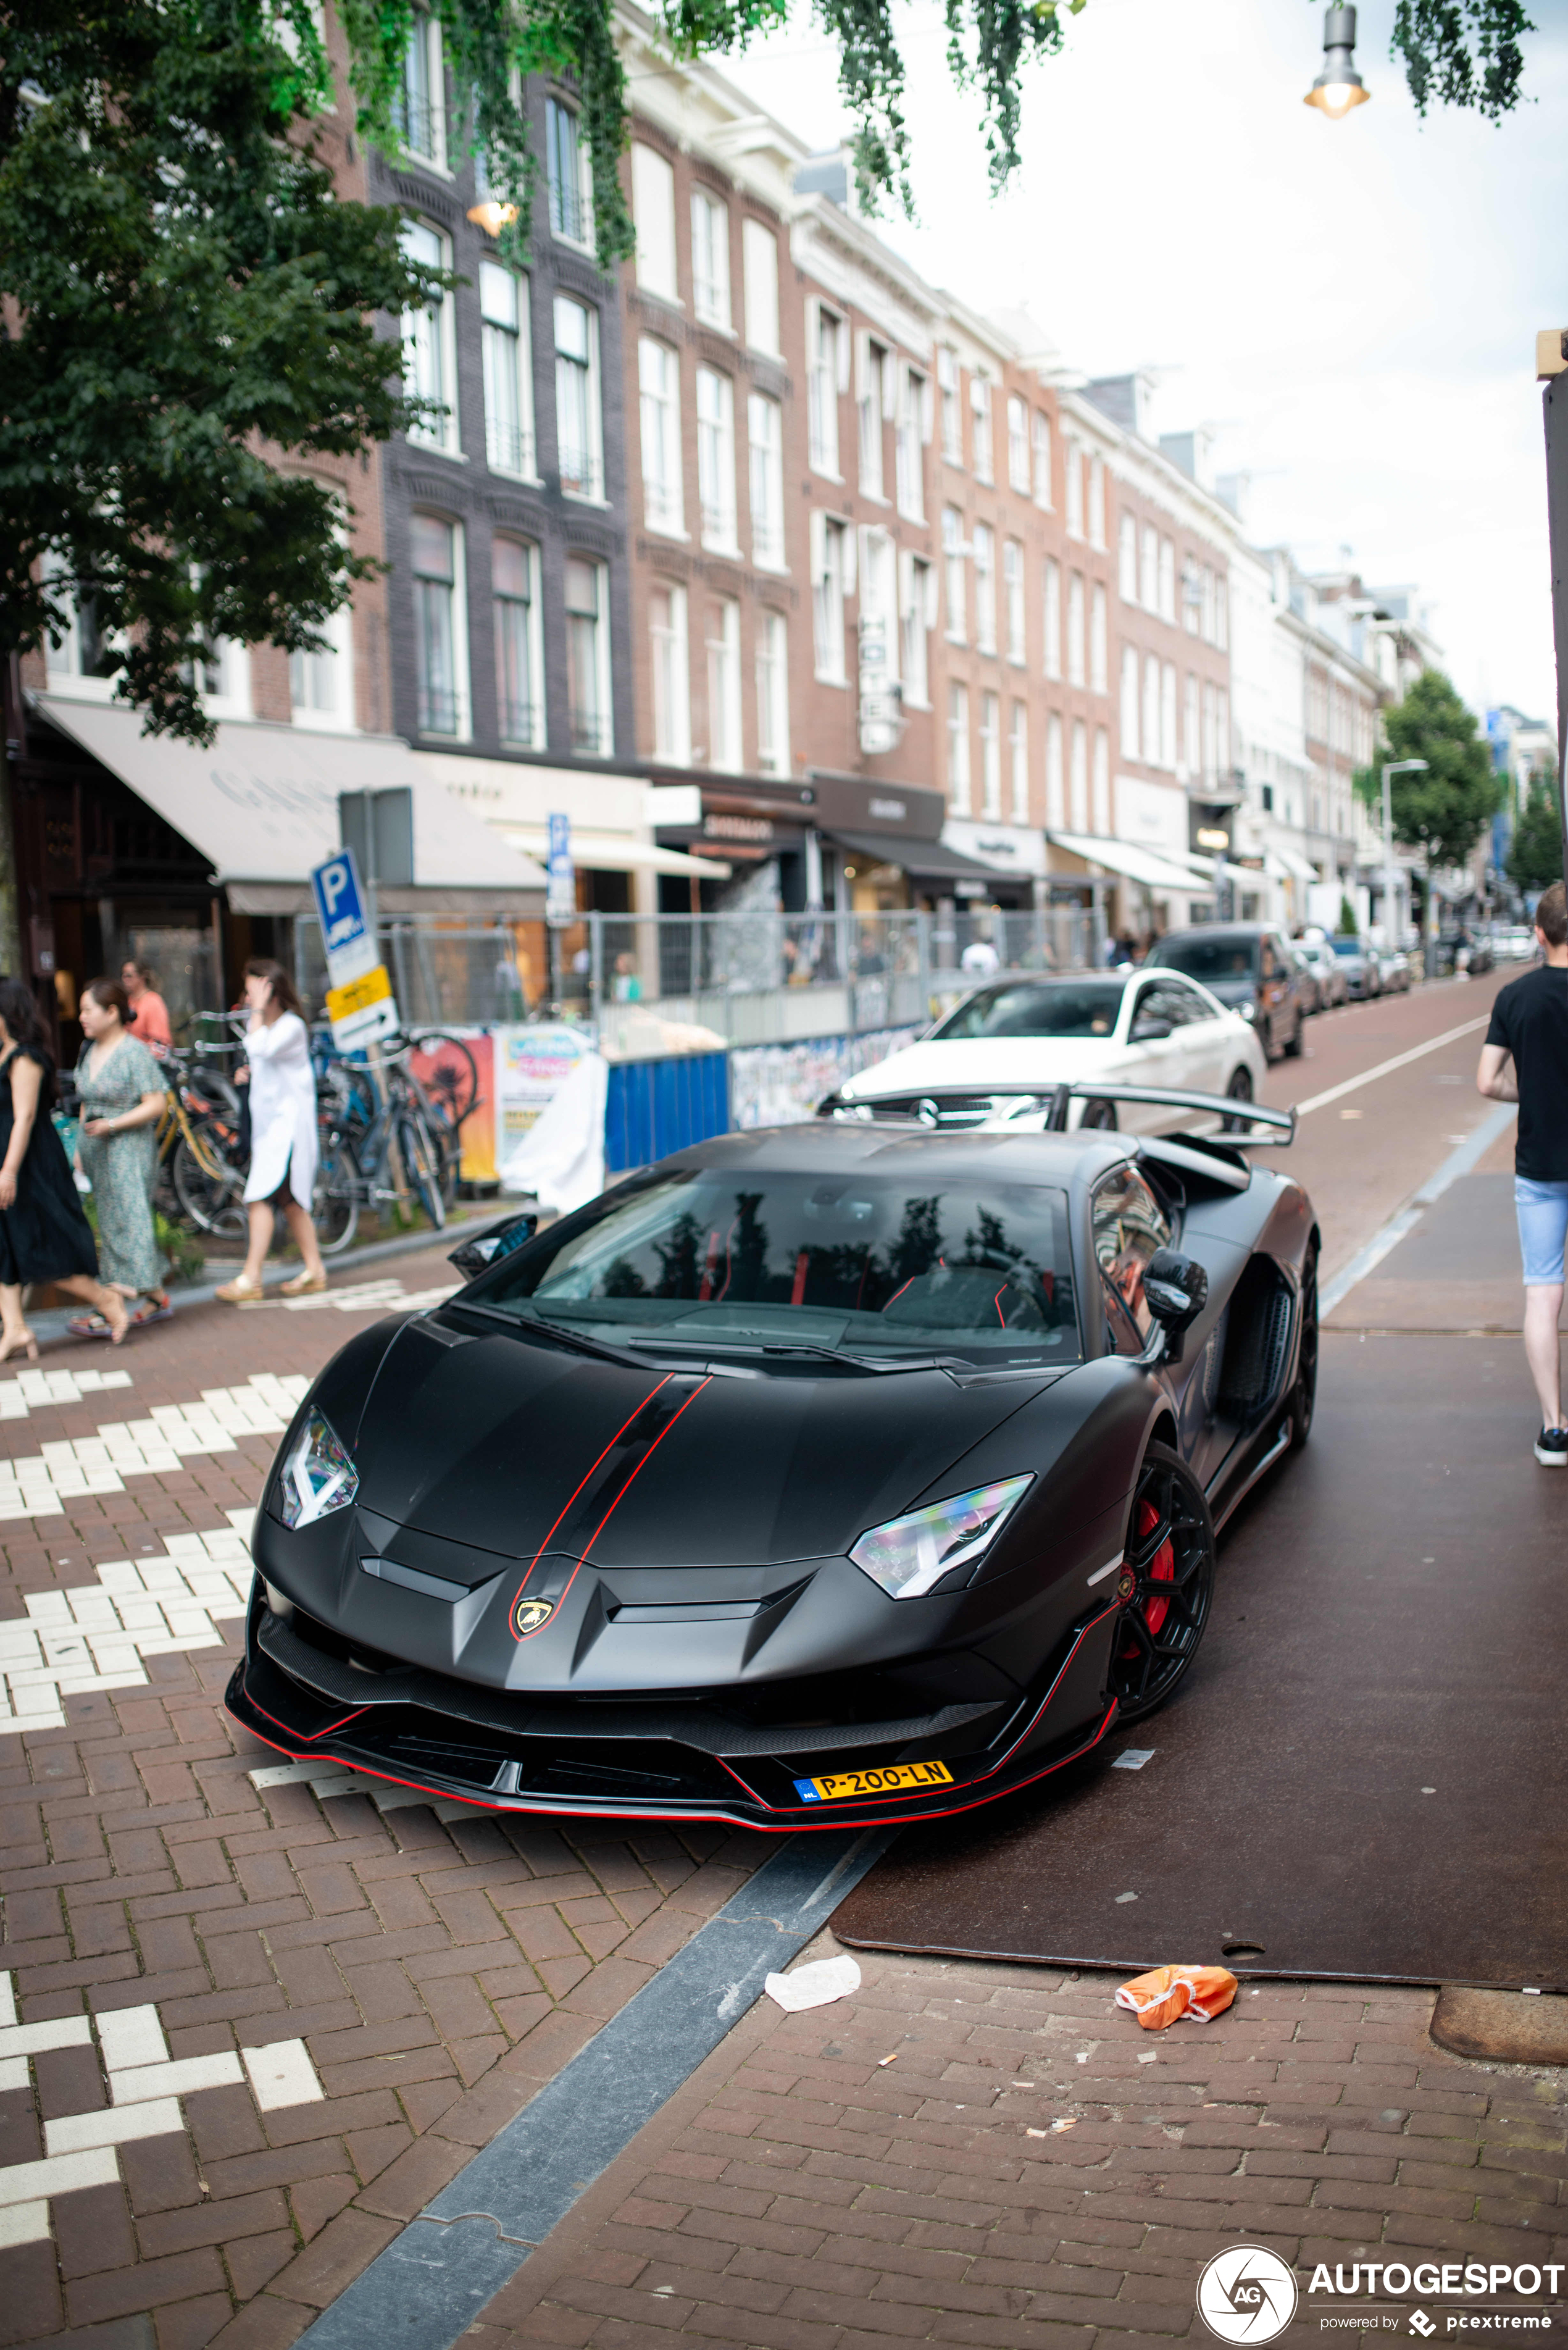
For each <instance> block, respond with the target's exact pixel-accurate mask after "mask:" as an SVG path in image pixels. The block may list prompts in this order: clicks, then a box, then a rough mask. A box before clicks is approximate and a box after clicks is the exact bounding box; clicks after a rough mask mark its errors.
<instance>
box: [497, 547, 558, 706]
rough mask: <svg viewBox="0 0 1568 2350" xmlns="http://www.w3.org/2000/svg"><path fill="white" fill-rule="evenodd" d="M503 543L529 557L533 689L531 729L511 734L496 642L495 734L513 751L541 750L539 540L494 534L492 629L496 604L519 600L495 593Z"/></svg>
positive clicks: (542, 655)
mask: <svg viewBox="0 0 1568 2350" xmlns="http://www.w3.org/2000/svg"><path fill="white" fill-rule="evenodd" d="M502 542H504V543H505V544H506V545H508V546H515V547H518V548H520V549H521V551H522V553H523V554H524V556H525V557H526V559H527V570H528V596H527V605H528V618H527V622H526V633H527V646H528V683H529V686H530V689H531V691H530V695H529V701H528V732H527V733H526V734H509V733H507V732H506V730H505V726H504V723H503V719H502V708H501V660H500V648H499V645H497V649H496V661H495V727H496V733H497V734H498V736H499V738H500V740H501V741H502V742H503V743H505V744H506V745H507V747H508V748H509V749H513V750H519V751H542V750H543V749H544V748H545V733H546V729H545V626H544V614H543V611H542V610H541V608H540V578H541V571H540V563H539V549H538V546H537V544H536V543H535V541H534V540H533V539H528V538H522V537H514V536H513V534H512V532H510V531H497V532H496V534H495V536H494V538H493V539H492V541H491V558H490V561H491V574H490V598H491V621H492V628H494V621H495V612H494V608H495V606H496V605H497V604H499V603H501V602H503V601H505V602H508V603H511V602H514V601H515V600H516V599H515V598H512V597H507V598H502V597H501V596H499V595H497V593H496V589H495V554H494V550H495V547H496V545H497V544H498V543H502Z"/></svg>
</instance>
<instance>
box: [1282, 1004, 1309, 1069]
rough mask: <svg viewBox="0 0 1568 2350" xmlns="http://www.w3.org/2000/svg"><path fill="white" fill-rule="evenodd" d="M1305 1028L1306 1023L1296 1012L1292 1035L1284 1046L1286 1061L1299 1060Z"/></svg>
mask: <svg viewBox="0 0 1568 2350" xmlns="http://www.w3.org/2000/svg"><path fill="white" fill-rule="evenodd" d="M1305 1026H1306V1022H1305V1021H1304V1020H1303V1017H1302V1015H1301V1014H1300V1013H1299V1012H1298V1013H1297V1014H1296V1024H1295V1028H1294V1030H1293V1033H1292V1036H1291V1041H1290V1043H1289V1044H1288V1045H1286V1046H1285V1058H1286V1060H1287V1061H1299V1060H1300V1058H1301V1052H1302V1036H1303V1029H1304V1028H1305Z"/></svg>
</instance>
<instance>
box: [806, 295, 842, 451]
mask: <svg viewBox="0 0 1568 2350" xmlns="http://www.w3.org/2000/svg"><path fill="white" fill-rule="evenodd" d="M807 325H808V332H809V333H810V337H811V349H810V351H809V353H808V355H807V380H806V427H807V432H808V435H809V438H810V443H811V464H812V470H813V472H814V473H827V474H830V475H831V476H832V478H833V479H834V480H835V481H836V480H837V479H838V385H839V377H840V372H841V369H842V366H843V346H844V321H843V319H842V318H838V317H835V316H834V313H833V312H832V311H831V310H825V309H824V308H823V307H822V305H821V303H820V302H819V303H818V304H817V306H816V309H815V324H813V323H812V322H811V321H810V320H808V322H807Z"/></svg>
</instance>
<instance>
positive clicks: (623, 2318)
mask: <svg viewBox="0 0 1568 2350" xmlns="http://www.w3.org/2000/svg"><path fill="white" fill-rule="evenodd" d="M837 1948H838V1945H837V1944H836V1942H835V1941H834V1939H833V1938H832V1935H831V1934H830V1933H825V1934H823V1935H821V1936H819V1937H818V1938H817V1940H816V1941H815V1943H814V1944H813V1945H812V1946H811V1947H810V1949H808V1950H805V1951H803V1952H802V1954H801V1963H805V1961H807V1960H811V1959H814V1958H819V1957H825V1956H828V1955H830V1954H832V1953H834V1952H836V1950H837ZM855 1955H856V1956H857V1959H858V1960H859V1963H860V1966H861V1970H862V1972H863V1976H864V1981H863V1984H862V1987H861V1990H860V1991H858V1992H857V1994H855V1995H854V1997H853V1998H851V1999H848V2000H845V2001H843V2002H839V2003H838V2004H836V2005H835V2006H832V2007H828V2008H823V2009H818V2010H815V2011H814V2012H809V2013H806V2014H803V2015H796V2016H786V2015H784V2014H783V2013H782V2012H780V2011H779V2010H778V2009H776V2008H774V2006H773V2005H772V2003H771V2002H768V2001H766V2000H764V2001H763V2002H759V2004H758V2006H757V2007H756V2008H754V2009H753V2011H752V2012H751V2013H750V2014H749V2015H748V2016H747V2017H746V2018H745V2019H744V2020H743V2021H742V2023H741V2024H740V2026H739V2027H738V2028H737V2030H736V2031H735V2032H734V2033H732V2034H731V2036H730V2038H729V2039H728V2040H727V2041H725V2042H724V2043H722V2046H721V2047H720V2048H719V2049H717V2050H716V2051H715V2052H714V2054H713V2055H712V2056H711V2058H710V2059H709V2060H708V2062H707V2064H704V2065H703V2066H702V2067H701V2071H700V2072H698V2073H696V2074H693V2075H692V2077H691V2081H689V2082H688V2084H687V2085H686V2086H685V2088H684V2089H683V2090H681V2091H680V2093H679V2094H678V2095H676V2096H675V2097H674V2098H673V2099H671V2101H670V2105H669V2106H666V2108H665V2109H664V2111H663V2113H662V2114H660V2115H659V2116H658V2118H657V2119H656V2120H655V2121H653V2122H652V2123H650V2124H649V2126H648V2128H647V2129H645V2130H644V2131H643V2132H642V2134H641V2136H640V2137H638V2138H637V2139H635V2140H634V2141H633V2143H632V2144H631V2145H630V2146H629V2147H628V2148H627V2150H626V2152H625V2153H624V2154H623V2155H622V2156H621V2157H620V2158H619V2159H618V2161H617V2162H616V2163H615V2164H613V2165H612V2167H611V2168H610V2169H609V2170H607V2172H606V2173H605V2175H604V2177H603V2178H601V2179H600V2180H599V2181H598V2182H597V2185H596V2186H595V2187H594V2188H593V2189H591V2190H590V2192H589V2193H588V2194H587V2195H586V2196H585V2197H584V2198H583V2199H582V2200H581V2201H580V2202H579V2203H578V2204H577V2206H576V2209H575V2210H573V2211H572V2212H571V2213H570V2214H569V2215H568V2217H567V2218H566V2220H564V2221H563V2222H562V2223H561V2225H560V2226H559V2227H558V2228H557V2229H556V2231H555V2233H554V2235H553V2236H552V2237H551V2238H550V2240H549V2241H548V2242H547V2243H545V2245H544V2246H542V2247H541V2249H540V2250H539V2251H537V2252H535V2254H534V2255H533V2257H532V2258H531V2259H530V2260H529V2261H528V2262H526V2263H525V2264H524V2267H523V2269H522V2270H521V2271H520V2272H519V2273H518V2275H517V2276H516V2278H515V2279H514V2282H512V2283H511V2284H510V2285H508V2286H507V2287H506V2288H505V2289H504V2291H503V2292H502V2293H499V2294H498V2295H497V2296H496V2298H495V2299H494V2301H493V2302H492V2303H491V2304H490V2305H489V2307H488V2308H487V2309H486V2310H485V2311H484V2312H483V2314H482V2316H481V2318H480V2321H479V2322H478V2324H475V2325H474V2326H473V2327H472V2329H471V2331H470V2332H469V2333H468V2334H466V2335H465V2336H464V2344H465V2350H538V2345H566V2350H590V2345H591V2350H669V2345H670V2343H671V2342H673V2341H678V2340H687V2339H691V2340H694V2341H701V2343H702V2344H704V2345H707V2350H719V2345H741V2346H742V2350H888V2345H891V2344H895V2343H900V2342H901V2343H932V2344H943V2345H950V2344H971V2345H981V2350H1137V2345H1140V2344H1142V2343H1144V2342H1146V2341H1147V2342H1148V2343H1150V2344H1155V2343H1165V2344H1168V2343H1170V2342H1172V2341H1174V2340H1178V2339H1184V2338H1188V2337H1192V2338H1195V2339H1196V2340H1198V2341H1201V2342H1209V2341H1211V2339H1212V2337H1211V2336H1210V2334H1208V2333H1207V2332H1206V2331H1205V2329H1204V2327H1203V2325H1202V2324H1201V2323H1200V2321H1199V2319H1198V2317H1197V2314H1196V2309H1195V2291H1196V2286H1197V2281H1198V2276H1199V2271H1200V2269H1201V2268H1202V2266H1203V2264H1204V2262H1206V2261H1207V2260H1209V2259H1210V2257H1211V2255H1212V2254H1213V2253H1215V2252H1217V2251H1220V2250H1222V2249H1223V2248H1224V2247H1225V2246H1226V2245H1227V2244H1235V2243H1238V2242H1248V2243H1253V2244H1262V2245H1267V2246H1270V2247H1271V2248H1272V2249H1273V2250H1274V2251H1278V2252H1279V2253H1280V2254H1281V2255H1282V2257H1283V2258H1284V2259H1285V2260H1286V2261H1289V2262H1294V2263H1296V2264H1297V2267H1298V2274H1299V2278H1300V2282H1301V2284H1302V2286H1303V2288H1304V2287H1305V2286H1306V2284H1307V2283H1308V2282H1309V2281H1310V2278H1311V2275H1312V2272H1313V2270H1314V2267H1315V2265H1316V2264H1317V2263H1318V2262H1326V2263H1327V2264H1328V2265H1329V2267H1330V2268H1331V2270H1332V2269H1333V2268H1334V2266H1335V2265H1336V2264H1337V2265H1341V2266H1344V2267H1345V2268H1346V2269H1348V2267H1349V2266H1350V2265H1351V2264H1353V2263H1355V2262H1357V2261H1361V2262H1368V2261H1380V2262H1384V2261H1386V2262H1402V2263H1406V2264H1407V2265H1414V2264H1416V2263H1417V2262H1466V2261H1483V2262H1488V2263H1489V2264H1490V2263H1493V2262H1507V2263H1509V2264H1511V2265H1512V2264H1515V2263H1518V2262H1544V2261H1548V2260H1552V2261H1557V2262H1568V2211H1565V2210H1563V2208H1562V2207H1563V2205H1564V2204H1568V2151H1565V2150H1564V2149H1565V2147H1568V2099H1565V2094H1564V2090H1563V2075H1562V2074H1561V2073H1559V2072H1557V2071H1555V2070H1547V2071H1539V2072H1536V2071H1531V2070H1529V2069H1527V2068H1524V2067H1521V2066H1514V2065H1486V2064H1472V2063H1468V2062H1466V2061H1464V2060H1462V2059H1460V2058H1458V2057H1454V2056H1450V2055H1448V2054H1445V2053H1444V2052H1443V2051H1442V2050H1440V2049H1438V2048H1437V2047H1436V2046H1435V2045H1434V2043H1433V2042H1432V2041H1431V2039H1430V2038H1429V2036H1428V2029H1427V2027H1428V2020H1429V2018H1430V2014H1431V2009H1432V2002H1433V1997H1434V1994H1432V1993H1431V1992H1429V1991H1413V1990H1403V1989H1381V1988H1368V1987H1366V1986H1361V1985H1342V1984H1313V1985H1296V1984H1267V1985H1264V1986H1262V1988H1260V1989H1257V1990H1249V1989H1248V1988H1247V1987H1245V1986H1243V1988H1242V1991H1241V1996H1240V1998H1239V1999H1238V2001H1237V2002H1236V2005H1235V2006H1234V2008H1233V2009H1231V2012H1229V2013H1227V2014H1226V2015H1224V2016H1223V2017H1221V2018H1220V2019H1218V2020H1217V2021H1216V2022H1213V2023H1211V2024H1177V2025H1175V2026H1173V2027H1172V2029H1171V2030H1170V2031H1169V2032H1168V2033H1145V2032H1143V2031H1141V2030H1140V2029H1139V2027H1138V2025H1137V2022H1135V2021H1134V2020H1133V2018H1132V2017H1131V2016H1129V2015H1126V2014H1123V2013H1120V2012H1118V2011H1117V2010H1116V2008H1115V2007H1114V2005H1113V2003H1112V1991H1113V1989H1114V1986H1115V1983H1116V1977H1115V1976H1112V1975H1099V1974H1082V1975H1074V1974H1066V1973H1064V1972H1062V1971H1061V1970H1054V1969H1045V1968H1038V1969H1036V1968H1016V1967H1004V1966H997V1965H990V1964H985V1963H981V1962H980V1961H961V1960H953V1961H944V1960H931V1959H915V1958H899V1957H893V1956H889V1955H887V1954H883V1953H877V1952H865V1951H861V1952H857V1953H856V1954H855ZM1172 1955H1173V1956H1179V1955H1182V1954H1180V1953H1173V1954H1172ZM889 2056H893V2057H895V2058H896V2062H894V2063H892V2064H888V2063H885V2062H884V2061H883V2060H884V2059H886V2058H888V2057H889ZM1415 2298H1416V2297H1415V2296H1414V2295H1412V2296H1411V2297H1410V2298H1409V2299H1408V2300H1407V2301H1406V2302H1405V2303H1404V2314H1408V2312H1409V2311H1410V2310H1411V2309H1412V2308H1413V2307H1414V2305H1415ZM1370 2305H1373V2304H1369V2303H1368V2302H1367V2300H1366V2297H1365V2296H1362V2297H1360V2298H1359V2299H1355V2300H1341V2299H1337V2298H1325V2297H1324V2296H1322V2295H1320V2296H1319V2297H1318V2298H1317V2299H1316V2300H1315V2301H1314V2302H1313V2303H1311V2304H1310V2306H1309V2305H1308V2304H1307V2302H1306V2299H1305V2294H1304V2291H1303V2301H1302V2303H1301V2304H1300V2306H1299V2307H1298V2313H1297V2316H1296V2320H1295V2322H1294V2324H1293V2326H1292V2328H1291V2329H1290V2331H1289V2334H1287V2336H1285V2337H1282V2338H1284V2339H1286V2340H1295V2341H1304V2340H1306V2339H1307V2338H1308V2337H1309V2336H1310V2337H1311V2338H1313V2339H1314V2340H1317V2341H1320V2342H1321V2341H1322V2340H1323V2338H1324V2329H1323V2327H1322V2324H1321V2320H1322V2317H1323V2316H1324V2314H1335V2315H1338V2316H1340V2317H1341V2318H1342V2320H1343V2317H1344V2316H1345V2314H1352V2315H1360V2316H1363V2317H1364V2316H1365V2315H1366V2312H1367V2310H1368V2307H1369V2306H1370ZM1377 2305H1380V2306H1381V2308H1382V2310H1383V2312H1384V2313H1385V2314H1386V2315H1388V2316H1390V2317H1393V2316H1395V2314H1396V2312H1395V2305H1394V2304H1392V2303H1388V2302H1383V2303H1381V2304H1377ZM1497 2305H1498V2304H1497V2303H1491V2302H1490V2301H1486V2300H1481V2301H1472V2302H1470V2303H1469V2304H1468V2306H1469V2309H1470V2310H1472V2311H1473V2310H1476V2309H1486V2308H1490V2307H1494V2306H1497ZM1508 2305H1511V2306H1512V2307H1514V2308H1520V2307H1524V2306H1534V2307H1536V2308H1539V2307H1540V2305H1541V2303H1540V2299H1539V2297H1537V2299H1536V2301H1535V2302H1534V2303H1533V2304H1531V2303H1520V2302H1518V2301H1511V2303H1509V2304H1508ZM1426 2306H1427V2307H1428V2310H1429V2311H1430V2312H1432V2313H1433V2314H1434V2315H1436V2314H1438V2312H1439V2310H1457V2309H1460V2308H1463V2307H1465V2306H1467V2304H1466V2303H1463V2302H1461V2301H1460V2300H1459V2299H1457V2298H1456V2297H1454V2296H1452V2295H1450V2296H1449V2298H1448V2299H1447V2300H1446V2301H1434V2300H1432V2299H1431V2298H1428V2300H1427V2303H1426ZM1555 2319H1556V2323H1557V2324H1559V2325H1560V2324H1562V2320H1563V2310H1562V2307H1561V2305H1559V2307H1558V2308H1557V2309H1556V2311H1555ZM1398 2330H1399V2331H1400V2332H1401V2333H1404V2332H1405V2331H1406V2328H1405V2325H1404V2324H1403V2322H1402V2318H1401V2319H1400V2320H1399V2322H1398ZM1445 2338H1446V2337H1445Z"/></svg>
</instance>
